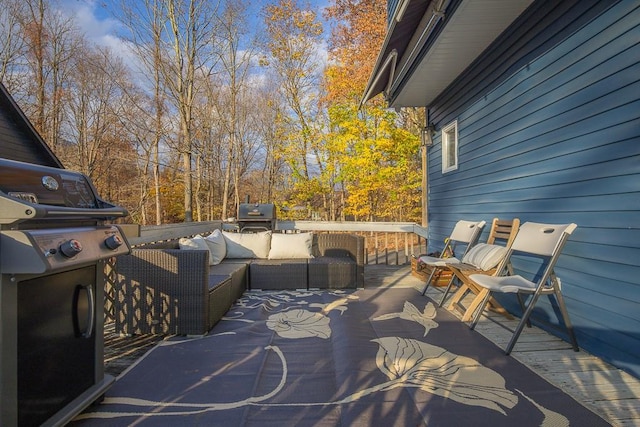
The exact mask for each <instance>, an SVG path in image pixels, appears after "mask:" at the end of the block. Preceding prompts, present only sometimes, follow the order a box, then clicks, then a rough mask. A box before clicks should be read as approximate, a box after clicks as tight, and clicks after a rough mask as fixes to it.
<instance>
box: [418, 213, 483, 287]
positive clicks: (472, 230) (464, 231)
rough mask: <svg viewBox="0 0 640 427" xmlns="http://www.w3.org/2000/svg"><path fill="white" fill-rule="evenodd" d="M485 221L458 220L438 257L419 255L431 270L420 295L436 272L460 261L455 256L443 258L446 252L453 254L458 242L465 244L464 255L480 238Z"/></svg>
mask: <svg viewBox="0 0 640 427" xmlns="http://www.w3.org/2000/svg"><path fill="white" fill-rule="evenodd" d="M486 223H487V222H486V221H480V222H474V221H465V220H460V221H458V222H457V223H456V225H455V227H454V228H453V231H452V232H451V235H450V236H449V238H447V240H446V243H445V246H444V249H443V250H442V252H441V254H440V257H432V256H426V255H423V256H421V257H420V259H419V262H421V263H422V264H424V266H425V267H426V268H427V269H429V270H431V272H430V274H429V277H428V278H427V280H426V282H425V286H424V289H423V290H422V295H424V294H425V293H426V292H427V289H428V288H429V285H430V284H431V282H432V280H433V279H434V277H435V276H436V273H439V272H440V271H441V270H442V269H443V268H446V266H447V265H448V264H452V263H459V262H460V260H459V259H458V258H456V257H455V256H454V257H450V258H445V256H446V254H448V253H453V254H455V248H456V247H457V246H458V245H459V244H464V245H466V248H465V250H464V253H463V256H464V254H466V253H467V251H469V249H471V248H472V247H473V246H474V245H475V244H476V243H477V242H478V239H479V238H480V234H482V229H483V228H484V226H485V225H486Z"/></svg>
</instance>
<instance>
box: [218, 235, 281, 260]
mask: <svg viewBox="0 0 640 427" xmlns="http://www.w3.org/2000/svg"><path fill="white" fill-rule="evenodd" d="M222 235H223V236H224V242H225V244H226V246H227V255H226V257H227V258H267V257H268V256H269V248H270V246H271V231H262V232H260V233H229V232H226V231H223V232H222Z"/></svg>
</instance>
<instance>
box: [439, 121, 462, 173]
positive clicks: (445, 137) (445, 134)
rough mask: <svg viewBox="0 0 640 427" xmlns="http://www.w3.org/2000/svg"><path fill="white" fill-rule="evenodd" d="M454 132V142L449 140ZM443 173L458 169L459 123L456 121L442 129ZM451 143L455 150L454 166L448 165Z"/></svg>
mask: <svg viewBox="0 0 640 427" xmlns="http://www.w3.org/2000/svg"><path fill="white" fill-rule="evenodd" d="M451 131H453V138H454V139H453V141H450V140H449V135H450V134H451ZM441 141H442V173H447V172H451V171H454V170H456V169H458V121H457V120H454V121H453V122H451V123H449V124H448V125H446V126H443V127H442V139H441ZM450 142H452V143H453V149H454V150H455V155H454V158H453V164H452V165H450V164H449V163H448V159H449V149H450V147H451V145H450Z"/></svg>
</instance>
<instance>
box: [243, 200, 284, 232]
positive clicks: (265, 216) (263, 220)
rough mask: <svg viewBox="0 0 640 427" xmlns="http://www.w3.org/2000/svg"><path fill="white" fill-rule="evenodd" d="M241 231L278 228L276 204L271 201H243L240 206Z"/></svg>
mask: <svg viewBox="0 0 640 427" xmlns="http://www.w3.org/2000/svg"><path fill="white" fill-rule="evenodd" d="M238 227H239V228H240V231H241V232H243V231H268V230H274V229H275V228H276V206H275V205H274V204H271V203H262V204H261V203H242V204H240V206H238Z"/></svg>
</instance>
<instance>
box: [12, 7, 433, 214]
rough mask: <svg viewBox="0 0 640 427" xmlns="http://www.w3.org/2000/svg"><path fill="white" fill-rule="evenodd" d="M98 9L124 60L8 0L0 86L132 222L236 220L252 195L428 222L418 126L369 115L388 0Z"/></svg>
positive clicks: (321, 210) (406, 115) (69, 21)
mask: <svg viewBox="0 0 640 427" xmlns="http://www.w3.org/2000/svg"><path fill="white" fill-rule="evenodd" d="M89 4H91V5H94V6H95V5H97V4H98V3H94V2H89V3H87V5H89ZM99 4H100V5H101V6H96V7H105V10H107V11H108V12H109V13H111V14H113V16H112V17H111V18H110V19H113V20H116V21H117V22H118V23H119V28H118V31H119V33H117V34H114V35H113V36H114V39H113V40H116V39H117V40H118V42H119V46H121V47H122V51H114V50H112V49H110V48H107V47H105V46H104V45H99V44H95V43H94V42H91V41H90V40H89V39H88V38H87V37H86V36H85V35H84V34H82V32H81V31H80V29H79V28H78V26H77V22H76V21H75V19H77V18H76V17H75V16H74V15H73V14H69V13H67V14H65V13H64V11H63V8H61V3H60V2H59V1H58V0H3V6H4V8H3V10H1V11H0V80H1V81H2V83H3V84H4V85H5V86H6V87H7V89H8V90H9V92H10V93H11V94H12V95H13V96H14V98H16V100H17V101H18V104H19V105H21V107H22V108H23V110H24V111H25V113H26V114H27V116H28V117H29V118H30V119H31V121H32V122H33V123H34V125H35V127H36V128H37V129H38V131H39V132H40V133H41V134H42V135H43V137H44V139H45V141H47V142H48V143H49V145H50V146H51V148H52V150H53V151H54V153H56V155H57V156H58V157H59V158H60V159H61V160H62V162H63V164H64V165H65V166H66V167H68V168H70V169H76V170H79V171H81V172H83V173H85V174H87V175H89V176H90V177H91V179H92V180H93V181H94V183H95V184H96V187H97V188H98V191H99V192H100V194H101V195H102V196H103V197H105V198H106V199H107V200H110V201H112V202H114V203H117V204H120V205H122V206H124V207H125V208H127V210H128V211H129V212H130V216H129V218H128V220H129V221H132V222H137V223H141V224H149V223H155V224H162V223H168V222H177V221H190V220H214V219H226V218H227V217H232V216H234V215H235V212H236V209H237V206H238V204H239V203H242V202H243V201H244V200H245V198H246V197H247V196H249V197H250V198H251V200H252V201H256V202H265V203H266V202H273V203H275V204H276V205H277V206H278V207H280V208H283V209H282V210H281V212H280V213H281V216H280V217H281V218H286V217H287V216H289V217H291V218H296V219H298V218H299V219H311V218H313V219H317V218H320V219H325V220H345V219H357V220H392V221H397V220H415V219H417V218H419V214H418V213H417V210H418V207H419V198H420V197H419V196H420V194H419V193H420V180H419V176H420V165H419V151H418V138H417V135H418V131H417V130H418V128H419V127H420V126H421V123H423V120H421V118H420V116H419V115H417V114H414V112H411V111H403V112H402V113H400V114H398V113H396V112H393V111H389V110H388V109H386V108H385V105H384V102H383V100H382V99H381V98H380V97H379V98H374V99H373V100H370V101H369V102H367V103H366V104H365V105H362V106H361V105H360V100H361V97H362V95H363V93H364V89H365V87H366V84H367V81H368V79H369V76H370V74H371V69H372V67H373V65H374V63H375V59H376V56H377V54H378V51H379V49H380V46H381V44H382V41H383V38H384V34H385V31H386V26H387V23H386V0H330V2H329V6H328V7H327V8H326V9H324V14H322V13H323V12H322V11H321V10H320V9H318V8H317V6H312V5H311V4H309V3H308V2H307V1H306V0H269V1H268V2H251V1H249V0H242V1H237V0H220V1H215V2H208V1H206V0H140V1H136V2H129V1H125V0H122V1H120V2H110V3H99ZM107 5H108V6H107ZM279 215H280V214H279Z"/></svg>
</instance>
